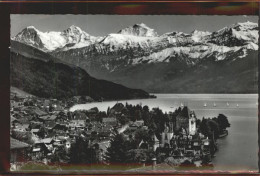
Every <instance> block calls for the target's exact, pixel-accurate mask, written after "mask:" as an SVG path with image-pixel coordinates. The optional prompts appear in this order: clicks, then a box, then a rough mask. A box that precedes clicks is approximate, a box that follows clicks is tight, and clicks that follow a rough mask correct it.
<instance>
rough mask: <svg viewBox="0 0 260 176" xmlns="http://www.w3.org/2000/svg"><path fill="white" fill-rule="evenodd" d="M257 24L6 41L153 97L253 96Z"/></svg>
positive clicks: (74, 30) (139, 27) (28, 31)
mask: <svg viewBox="0 0 260 176" xmlns="http://www.w3.org/2000/svg"><path fill="white" fill-rule="evenodd" d="M258 30H259V29H258V24H257V23H253V22H249V21H248V22H243V23H236V24H232V25H230V26H226V27H223V28H222V29H219V30H217V31H214V32H209V31H197V30H194V31H193V32H191V33H184V32H178V31H171V32H168V33H165V34H162V35H158V33H157V32H156V31H155V30H154V29H152V28H150V27H148V26H147V25H146V24H143V23H141V24H135V25H133V26H129V27H126V28H124V29H121V30H119V31H118V32H115V33H111V34H108V35H106V36H103V37H100V36H99V37H96V36H91V35H90V34H88V33H86V32H85V31H83V30H82V29H80V28H79V27H76V26H71V27H69V28H68V29H66V30H64V31H62V32H41V31H39V30H38V29H36V28H35V27H33V26H29V27H27V28H25V29H23V30H22V31H21V32H20V33H19V34H17V35H16V36H15V37H13V38H12V40H13V41H16V42H19V43H23V44H26V45H29V46H32V47H34V48H37V49H39V50H41V51H42V52H45V53H48V54H49V55H51V56H52V57H55V58H58V59H59V60H61V61H64V62H66V63H70V64H72V65H76V66H79V67H81V68H82V69H84V70H86V71H87V72H88V73H89V74H90V75H91V76H94V77H96V78H99V79H105V80H109V81H112V82H115V83H119V84H123V85H125V86H127V87H131V88H138V89H144V90H146V91H148V92H154V93H155V92H156V93H256V92H257V91H258V86H257V85H258V37H259V34H258Z"/></svg>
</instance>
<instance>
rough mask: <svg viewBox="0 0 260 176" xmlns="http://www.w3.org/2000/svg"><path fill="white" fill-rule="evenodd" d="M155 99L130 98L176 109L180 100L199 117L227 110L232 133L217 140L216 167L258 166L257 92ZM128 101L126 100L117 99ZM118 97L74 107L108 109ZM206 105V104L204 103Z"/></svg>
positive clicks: (159, 96)
mask: <svg viewBox="0 0 260 176" xmlns="http://www.w3.org/2000/svg"><path fill="white" fill-rule="evenodd" d="M156 96H157V98H156V99H139V100H128V101H127V102H128V103H129V104H140V103H141V104H142V105H147V106H149V108H150V109H151V108H153V107H159V108H161V109H162V110H163V111H167V112H168V111H173V110H174V109H175V108H177V107H179V106H181V104H184V105H187V106H189V108H190V109H192V110H194V111H195V113H196V114H197V117H198V118H202V117H216V116H217V115H218V114H219V113H223V114H225V115H226V116H227V117H228V119H229V121H230V124H231V127H230V128H229V129H228V130H229V135H228V136H226V137H225V138H222V139H219V140H218V146H219V150H218V151H217V152H216V154H215V155H216V157H215V158H214V159H213V164H214V170H222V171H223V170H224V171H227V170H229V171H230V170H236V171H238V170H239V171H242V170H245V171H248V170H252V171H255V170H258V166H257V162H258V157H257V155H258V142H257V139H258V132H257V131H258V129H257V128H258V118H257V107H258V105H257V99H258V95H257V94H214V95H212V94H156ZM118 102H121V103H126V101H118ZM115 103H117V101H110V102H98V103H89V104H81V105H75V106H74V107H72V108H71V111H74V110H77V109H90V108H92V107H98V109H99V110H101V111H106V110H107V108H108V107H109V106H110V107H112V106H114V104H115ZM205 105H206V106H205Z"/></svg>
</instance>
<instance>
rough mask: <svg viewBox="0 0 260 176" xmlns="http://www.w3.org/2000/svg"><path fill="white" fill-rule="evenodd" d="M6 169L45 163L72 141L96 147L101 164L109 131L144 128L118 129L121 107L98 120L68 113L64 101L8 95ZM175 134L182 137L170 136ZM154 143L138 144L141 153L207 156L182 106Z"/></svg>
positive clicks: (92, 113) (91, 114)
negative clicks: (8, 162)
mask: <svg viewBox="0 0 260 176" xmlns="http://www.w3.org/2000/svg"><path fill="white" fill-rule="evenodd" d="M10 101H11V103H10V106H11V111H10V112H11V114H10V117H11V120H10V123H11V124H10V128H11V130H10V136H11V145H10V146H11V164H13V165H16V164H17V163H20V162H24V161H43V162H48V161H49V159H50V158H51V157H52V156H53V155H55V152H56V151H58V149H59V148H60V147H63V148H64V151H65V152H66V153H69V151H70V149H71V146H72V144H73V143H75V141H76V138H77V137H79V136H80V137H82V138H85V139H88V141H90V144H89V145H90V146H93V145H97V144H98V145H99V147H98V148H99V150H100V155H99V157H100V160H103V158H104V154H105V151H106V149H107V147H108V146H109V141H110V138H111V136H112V135H113V130H114V129H118V132H119V133H123V132H125V131H126V130H127V129H128V130H130V131H132V132H134V131H135V130H137V129H139V128H144V129H147V127H146V126H145V125H144V121H143V120H137V121H135V122H128V123H127V124H124V125H122V124H120V123H119V122H118V120H117V119H118V118H117V116H124V111H125V110H126V109H125V107H124V105H123V104H120V103H118V104H116V105H115V106H114V107H113V108H111V109H110V110H109V114H110V115H107V114H106V115H102V113H101V114H100V112H99V111H98V109H97V108H93V109H90V110H88V111H75V112H69V109H68V108H67V104H66V102H62V101H60V100H56V99H41V98H36V97H33V96H19V95H17V94H11V100H10ZM176 130H179V131H181V132H179V133H174V131H176ZM160 136H161V138H160V139H158V138H157V136H156V135H153V136H152V141H143V140H142V141H141V142H140V144H139V145H138V147H139V148H142V149H152V150H153V151H154V152H156V153H158V152H159V153H161V154H162V155H163V154H164V155H165V156H167V157H169V156H171V157H174V158H176V159H177V158H183V157H190V158H191V159H192V160H201V159H202V158H203V157H209V160H210V152H209V150H210V149H209V148H210V140H209V139H208V138H206V137H205V136H203V135H202V134H200V133H198V132H197V127H196V115H195V113H194V112H193V111H191V110H189V108H188V107H186V106H184V107H182V110H181V112H180V113H179V114H178V115H177V117H176V121H175V122H174V123H173V122H170V123H169V124H168V125H165V130H164V132H162V134H161V135H160Z"/></svg>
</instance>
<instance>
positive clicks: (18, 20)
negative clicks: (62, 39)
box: [11, 15, 258, 37]
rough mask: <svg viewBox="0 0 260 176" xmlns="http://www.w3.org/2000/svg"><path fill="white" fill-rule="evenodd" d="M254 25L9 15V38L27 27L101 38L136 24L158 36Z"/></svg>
mask: <svg viewBox="0 0 260 176" xmlns="http://www.w3.org/2000/svg"><path fill="white" fill-rule="evenodd" d="M245 21H252V22H258V16H245V15H244V16H217V15H216V16H195V15H11V36H12V37H13V36H14V35H16V34H17V33H19V32H20V31H21V30H22V29H24V28H25V27H27V26H35V27H36V28H37V29H39V30H40V31H43V32H46V31H63V30H65V29H67V28H68V27H70V26H71V25H75V26H78V27H80V28H81V29H82V30H84V31H86V32H87V33H89V34H90V35H93V36H105V35H107V34H109V33H116V32H118V31H119V30H120V29H123V28H125V27H128V26H132V25H134V24H136V23H145V24H146V25H147V26H149V27H150V28H153V29H155V31H156V32H157V33H158V34H159V35H161V34H164V33H166V32H171V31H181V32H186V33H190V32H192V31H193V30H195V29H197V30H207V31H211V32H212V31H216V30H219V29H221V28H223V27H224V26H229V25H231V24H234V23H237V22H245Z"/></svg>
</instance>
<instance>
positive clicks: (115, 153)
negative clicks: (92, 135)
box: [105, 133, 127, 164]
mask: <svg viewBox="0 0 260 176" xmlns="http://www.w3.org/2000/svg"><path fill="white" fill-rule="evenodd" d="M125 141H126V139H125V137H124V136H123V134H119V133H116V134H115V135H114V136H113V137H112V138H111V140H110V146H109V147H108V148H107V152H106V156H105V158H106V160H107V161H108V162H109V163H115V164H116V163H125V162H126V160H127V155H126V153H127V147H126V145H125Z"/></svg>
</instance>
